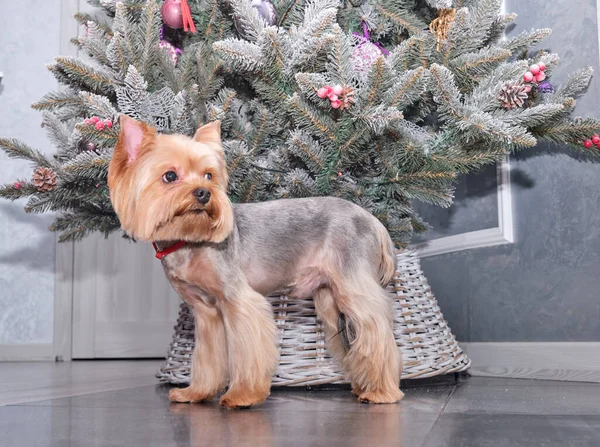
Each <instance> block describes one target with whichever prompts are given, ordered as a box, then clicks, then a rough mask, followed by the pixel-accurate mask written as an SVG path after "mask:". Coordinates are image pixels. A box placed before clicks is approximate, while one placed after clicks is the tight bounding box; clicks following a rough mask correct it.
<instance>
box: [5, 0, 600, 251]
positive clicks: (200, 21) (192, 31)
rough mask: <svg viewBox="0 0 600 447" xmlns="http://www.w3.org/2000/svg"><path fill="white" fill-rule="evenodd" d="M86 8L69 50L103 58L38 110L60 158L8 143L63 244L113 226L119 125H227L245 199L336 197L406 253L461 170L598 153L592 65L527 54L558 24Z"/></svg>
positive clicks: (65, 76) (440, 13) (303, 3)
mask: <svg viewBox="0 0 600 447" xmlns="http://www.w3.org/2000/svg"><path fill="white" fill-rule="evenodd" d="M91 3H93V4H94V5H96V6H98V7H99V8H101V10H102V11H101V12H102V14H99V15H98V16H90V15H84V14H80V15H78V16H76V18H77V20H79V22H80V23H81V24H82V25H83V26H84V27H85V34H84V35H82V36H81V37H78V38H77V39H74V42H75V43H76V44H77V45H78V46H79V47H80V49H81V50H82V52H84V53H85V54H87V55H89V56H90V57H91V60H92V61H91V62H87V61H84V60H82V59H78V58H71V57H58V58H57V59H56V61H55V63H53V64H52V65H50V66H49V69H50V70H51V71H52V73H53V74H54V75H55V76H56V78H57V79H58V81H59V83H60V84H61V87H60V89H59V90H57V91H55V92H52V93H49V94H48V95H46V96H45V97H43V98H42V99H41V100H40V101H39V102H37V103H35V104H34V105H33V107H34V108H35V109H37V110H40V111H42V113H43V125H44V127H46V128H47V130H48V134H49V136H50V139H51V141H52V142H53V143H54V144H55V145H56V147H57V153H56V155H55V156H54V158H48V157H45V156H44V155H42V154H41V153H40V152H38V151H36V150H35V149H32V148H30V147H28V146H27V145H26V144H25V143H23V142H20V141H15V140H12V139H0V147H1V148H2V149H3V150H4V151H5V152H6V153H8V155H10V156H12V157H16V158H23V159H27V160H30V161H31V162H32V163H33V165H34V166H33V169H34V172H33V174H32V177H31V179H22V180H18V181H16V182H15V183H11V184H8V185H5V186H3V187H2V188H0V196H2V197H5V198H8V199H11V200H15V199H18V198H23V197H29V201H28V202H27V205H26V210H27V211H28V212H46V211H59V214H58V217H57V218H56V220H55V222H54V224H53V225H52V227H51V229H52V230H54V231H59V232H61V235H60V238H61V240H76V239H80V238H82V237H84V236H85V235H86V234H88V233H89V232H92V231H100V232H103V233H104V234H109V233H110V232H112V231H116V230H118V229H119V222H118V219H117V218H116V216H115V214H114V212H113V210H112V208H111V204H110V200H109V195H108V191H107V186H106V178H107V168H108V164H109V161H110V158H111V153H112V148H113V146H114V144H115V142H116V139H117V136H118V116H119V114H126V115H128V116H131V117H133V118H135V119H137V120H141V121H145V122H147V123H148V124H150V125H152V126H154V127H156V128H157V129H158V131H159V132H164V133H183V134H187V135H192V134H193V133H194V131H195V129H196V128H197V127H198V125H200V124H203V123H206V122H209V121H213V120H220V121H221V123H222V135H223V139H224V146H225V150H226V155H227V161H228V169H229V172H230V185H229V187H230V196H231V198H232V200H233V201H234V202H252V201H263V200H269V199H274V198H292V197H306V196H323V195H331V196H338V197H342V198H345V199H348V200H351V201H353V202H355V203H357V204H359V205H361V206H362V207H364V208H366V209H367V210H368V211H370V212H372V213H373V214H374V215H375V216H376V217H378V218H379V219H380V220H381V221H382V222H383V223H384V224H385V225H386V226H387V228H388V230H389V231H390V234H391V235H392V237H393V238H394V240H395V241H396V243H397V244H398V246H404V245H406V244H407V243H408V241H409V240H410V236H411V234H412V233H413V232H414V231H423V230H424V229H426V228H427V225H426V223H425V222H423V221H422V220H421V219H420V218H419V216H418V215H416V213H415V212H414V211H413V209H412V206H411V202H412V201H413V200H420V201H424V202H427V203H431V204H435V205H439V206H444V207H447V206H450V205H451V204H452V198H453V184H454V183H455V182H456V179H457V177H458V176H460V175H462V174H467V173H469V172H472V171H475V170H478V169H480V168H481V167H483V166H484V165H486V164H489V163H494V162H496V161H498V160H499V159H500V158H502V157H503V156H505V154H507V153H511V152H513V151H517V150H521V149H525V148H531V147H533V146H535V145H536V144H537V143H538V142H539V141H546V142H551V143H555V144H557V145H568V146H570V147H572V148H574V149H576V150H581V151H586V152H588V153H590V154H599V155H600V151H599V150H598V149H599V148H600V137H598V135H597V134H596V133H597V132H600V122H599V121H598V120H595V119H592V118H574V117H572V112H573V110H574V107H575V100H576V97H577V95H579V94H581V93H582V92H584V91H585V89H586V87H587V85H588V84H589V82H590V79H591V76H592V71H591V69H590V68H582V69H580V70H578V71H576V72H575V73H574V74H573V75H572V76H571V77H570V78H568V79H567V80H566V81H565V82H564V83H562V85H560V86H556V87H554V86H552V84H551V83H550V81H551V76H552V72H553V70H554V69H555V67H556V66H557V64H558V62H559V58H558V56H557V55H556V54H549V53H546V52H544V51H538V52H530V51H529V49H530V48H531V47H533V46H535V45H536V44H538V43H539V42H541V41H542V40H543V39H544V37H546V36H547V35H548V34H549V33H550V30H547V29H542V30H532V31H529V32H524V33H522V34H519V35H517V36H514V37H510V38H505V37H504V30H505V28H506V27H507V26H508V25H509V24H510V23H511V22H512V21H514V20H515V18H516V16H515V15H514V14H502V13H501V4H502V1H501V0H454V1H452V0H400V1H392V0H386V1H375V0H366V1H360V0H357V1H344V2H341V3H340V2H338V1H334V0H281V1H273V2H271V1H269V0H253V1H250V0H198V1H195V0H192V1H190V2H189V4H188V2H186V1H181V2H180V1H176V0H166V1H165V2H164V3H163V2H159V1H157V0H148V1H146V0H129V1H126V2H122V3H121V2H119V3H114V2H112V1H108V0H94V1H92V2H91ZM179 8H181V9H179ZM182 10H183V11H182ZM182 27H183V28H184V29H183V30H182V29H180V28H182Z"/></svg>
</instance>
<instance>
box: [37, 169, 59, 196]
mask: <svg viewBox="0 0 600 447" xmlns="http://www.w3.org/2000/svg"><path fill="white" fill-rule="evenodd" d="M31 181H32V183H33V185H34V186H35V187H36V188H37V190H38V191H39V192H46V191H50V190H51V189H54V187H55V186H56V174H55V173H54V172H52V169H50V168H37V169H36V170H35V171H33V176H32V177H31Z"/></svg>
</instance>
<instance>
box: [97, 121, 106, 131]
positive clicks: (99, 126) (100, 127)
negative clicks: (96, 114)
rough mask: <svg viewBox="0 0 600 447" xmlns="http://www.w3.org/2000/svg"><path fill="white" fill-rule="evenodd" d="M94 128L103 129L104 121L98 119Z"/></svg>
mask: <svg viewBox="0 0 600 447" xmlns="http://www.w3.org/2000/svg"><path fill="white" fill-rule="evenodd" d="M96 129H98V130H102V129H104V123H103V122H102V121H98V122H97V123H96Z"/></svg>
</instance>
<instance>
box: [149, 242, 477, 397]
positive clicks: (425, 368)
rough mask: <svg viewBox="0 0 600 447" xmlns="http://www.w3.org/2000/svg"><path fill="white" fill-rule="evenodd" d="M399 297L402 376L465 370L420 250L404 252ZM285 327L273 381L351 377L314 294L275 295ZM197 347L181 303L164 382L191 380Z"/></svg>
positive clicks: (394, 290)
mask: <svg viewBox="0 0 600 447" xmlns="http://www.w3.org/2000/svg"><path fill="white" fill-rule="evenodd" d="M388 290H389V291H390V293H391V294H393V297H394V298H395V299H394V335H395V337H396V343H397V344H398V346H399V348H400V349H401V351H402V359H403V361H404V371H403V374H402V379H416V378H426V377H432V376H437V375H441V374H449V373H455V372H460V371H465V370H467V369H468V368H469V366H470V364H471V361H470V360H469V359H468V358H467V356H466V354H465V353H464V352H463V350H462V349H461V348H460V346H459V345H458V343H457V342H456V339H455V338H454V335H452V332H451V331H450V328H449V327H448V323H446V320H444V317H443V315H442V312H441V311H440V308H439V306H438V304H437V301H436V299H435V297H434V296H433V294H432V293H431V289H430V287H429V285H428V284H427V279H426V278H425V276H424V275H423V272H422V270H421V264H420V262H419V259H418V257H417V256H416V254H415V252H414V251H408V250H407V251H404V252H402V253H399V254H398V269H397V271H396V275H395V276H394V279H393V280H392V282H391V283H390V285H389V286H388ZM269 301H270V303H271V305H272V306H273V310H274V313H275V318H276V322H277V327H278V329H279V346H280V354H281V356H280V361H279V367H278V368H277V371H276V372H275V376H274V377H273V386H306V385H324V384H341V383H347V382H346V380H345V379H344V376H343V374H342V373H341V372H340V368H339V367H338V365H337V364H336V363H335V361H334V360H333V359H332V358H331V357H330V356H329V353H328V351H327V347H326V336H325V332H324V331H323V325H322V323H321V322H320V321H319V319H318V318H317V317H316V313H315V307H314V304H313V302H312V300H311V299H306V300H302V299H292V298H289V297H286V296H275V297H269ZM193 350H194V316H193V314H192V312H191V311H190V309H189V308H188V306H187V305H186V304H182V305H181V309H180V313H179V318H178V320H177V325H176V326H175V334H174V335H173V341H172V343H171V345H170V347H169V351H168V353H167V360H166V362H165V364H164V365H163V366H162V367H161V369H160V370H159V371H158V372H157V374H156V377H158V378H159V379H160V380H161V381H163V382H170V383H173V384H187V383H189V381H190V363H191V357H192V352H193Z"/></svg>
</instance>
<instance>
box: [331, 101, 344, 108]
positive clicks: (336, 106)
mask: <svg viewBox="0 0 600 447" xmlns="http://www.w3.org/2000/svg"><path fill="white" fill-rule="evenodd" d="M341 105H342V101H339V100H337V99H336V100H335V101H331V107H333V108H334V109H339V108H340V106H341Z"/></svg>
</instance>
